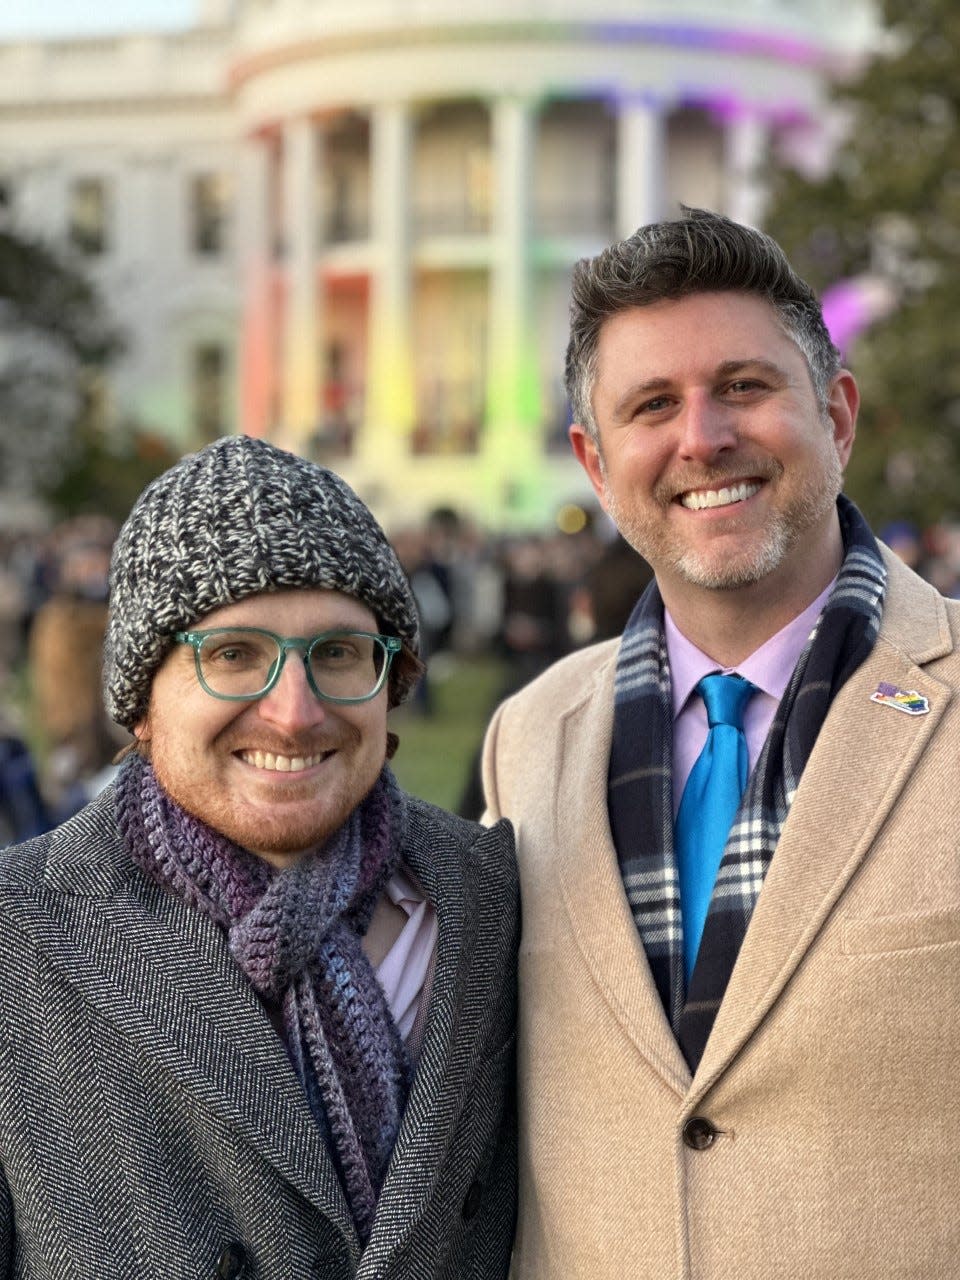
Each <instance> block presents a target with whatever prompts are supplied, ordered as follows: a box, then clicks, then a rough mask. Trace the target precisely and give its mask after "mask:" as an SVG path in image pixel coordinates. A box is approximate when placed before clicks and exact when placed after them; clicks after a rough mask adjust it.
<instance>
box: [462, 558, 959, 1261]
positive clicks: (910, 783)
mask: <svg viewBox="0 0 960 1280" xmlns="http://www.w3.org/2000/svg"><path fill="white" fill-rule="evenodd" d="M887 562H888V567H889V582H888V588H887V594H886V599H885V605H884V614H883V624H882V630H881V634H880V636H879V638H878V640H877V643H876V645H875V647H874V649H873V652H872V653H871V655H870V656H869V658H868V659H867V661H866V662H865V663H864V664H863V665H862V666H861V667H860V669H859V670H858V671H857V672H855V674H854V675H853V676H852V677H851V678H850V680H849V681H848V682H847V683H846V685H845V686H844V687H843V689H842V690H841V691H840V692H839V694H838V695H837V697H836V698H835V700H834V702H833V704H832V707H831V710H830V713H829V715H828V717H827V720H826V722H825V723H824V725H823V728H822V730H821V732H820V735H819V738H818V739H817V742H816V745H815V747H814V750H813V753H812V755H811V757H810V759H809V761H808V764H807V768H806V770H805V772H804V774H803V778H802V780H801V784H800V787H799V789H798V791H797V793H796V797H795V799H794V802H793V806H792V808H791V810H790V814H789V817H788V819H787V822H786V825H785V827H784V829H783V833H782V836H781V839H780V843H779V845H778V847H777V850H776V853H775V855H774V858H773V861H772V863H771V865H770V870H769V872H768V875H767V878H766V881H765V883H764V886H763V889H762V891H761V894H760V898H759V900H758V903H757V906H756V909H755V911H754V914H753V917H752V920H751V923H750V926H749V929H748V932H747V935H746V938H745V941H744V944H743V947H742V950H741V952H740V955H739V958H738V961H737V964H736V967H735V969H734V972H733V974H732V977H731V980H730V984H729V986H728V988H727V993H726V996H725V998H724V1001H723V1004H722V1006H721V1008H720V1011H719V1014H718V1016H717V1020H716V1023H715V1024H714V1028H713V1031H712V1034H711V1036H710V1039H709V1041H708V1043H707V1046H706V1050H705V1052H704V1055H703V1058H702V1061H701V1063H700V1065H699V1068H698V1069H697V1072H696V1075H695V1076H694V1077H693V1079H691V1078H690V1073H689V1070H688V1068H687V1066H686V1063H685V1061H684V1059H683V1057H682V1056H681V1054H680V1050H679V1048H678V1046H677V1044H676V1041H675V1039H674V1037H673V1035H672V1033H671V1031H670V1028H669V1025H668V1023H667V1020H666V1017H665V1015H664V1012H663V1008H662V1006H661V1003H660V1000H659V998H658V996H657V992H656V989H655V988H654V985H653V981H652V979H651V976H650V970H649V967H648V965H647V961H646V957H645V954H644V951H643V947H642V945H641V942H640V939H639V936H638V933H637V930H636V928H635V926H634V923H633V920H632V918H631V915H630V910H629V907H628V904H627V899H626V896H625V893H624V890H623V885H622V882H621V879H620V874H619V870H618V865H617V857H616V853H615V851H614V848H613V844H612V840H611V835H610V828H609V823H608V819H607V803H606V784H607V766H608V760H609V754H610V738H611V727H612V719H613V677H614V666H615V661H616V650H617V642H616V641H614V642H609V643H606V644H602V645H598V646H595V647H593V648H591V649H587V650H583V651H581V652H579V653H576V654H574V655H573V656H571V657H569V658H567V659H565V660H564V661H562V662H561V663H559V664H557V665H556V666H555V667H553V668H552V669H551V670H550V671H548V672H547V673H546V674H545V675H544V676H542V677H541V678H540V679H538V680H537V681H535V682H534V683H533V684H532V685H530V686H528V687H527V688H526V689H525V690H523V691H521V692H520V693H519V694H518V695H516V696H515V697H514V698H512V699H510V700H509V701H508V702H506V703H505V704H504V705H503V706H502V707H501V708H500V710H499V711H498V712H497V714H496V716H495V718H494V721H493V723H492V725H491V728H490V730H489V734H488V737H487V741H486V744H485V753H484V775H485V783H486V788H487V797H488V804H489V813H488V817H489V818H490V819H493V818H496V817H500V816H501V815H503V816H506V817H509V818H511V819H512V820H513V822H514V824H515V827H516V832H517V838H518V843H519V850H520V863H521V890H522V903H523V935H522V942H521V950H520V1009H521V1020H520V1044H519V1085H520V1105H521V1147H520V1161H521V1181H520V1197H521V1198H520V1226H519V1236H518V1241H517V1248H516V1253H515V1260H514V1272H513V1273H512V1275H513V1276H515V1277H516V1278H517V1280H624V1278H625V1277H629V1280H687V1278H691V1280H773V1278H774V1277H775V1278H776V1280H794V1278H795V1280H895V1278H896V1280H907V1277H909V1278H910V1280H938V1278H946V1277H958V1276H960V1213H958V1205H960V1107H958V1104H957V1083H958V1080H960V698H958V697H957V689H958V686H960V654H958V652H957V647H958V637H960V604H956V603H954V602H952V601H945V600H944V599H943V598H942V597H941V596H940V595H938V594H937V592H936V591H934V590H933V589H932V588H931V587H930V586H929V585H927V584H926V583H924V582H923V581H922V580H921V579H920V578H918V577H917V576H916V575H914V574H913V573H911V572H910V571H909V570H908V569H906V568H905V567H904V566H902V565H901V564H900V563H899V562H898V561H895V560H894V559H893V557H892V556H888V557H887ZM882 682H883V683H887V684H890V685H894V686H896V687H897V688H899V689H900V690H905V691H916V692H917V693H918V694H919V695H921V696H922V697H924V698H926V699H927V703H928V710H927V711H926V712H925V713H921V714H908V713H907V712H905V711H903V710H900V709H898V708H897V707H894V706H891V705H889V704H887V705H884V704H882V703H878V702H875V701H873V700H872V699H871V695H872V694H873V693H874V692H875V691H876V690H877V686H878V685H879V684H880V683H882Z"/></svg>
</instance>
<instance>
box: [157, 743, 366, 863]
mask: <svg viewBox="0 0 960 1280" xmlns="http://www.w3.org/2000/svg"><path fill="white" fill-rule="evenodd" d="M362 741H363V736H362V735H361V734H360V733H359V732H357V731H356V730H355V729H354V728H353V727H352V726H344V727H343V728H342V729H341V731H340V733H339V734H338V736H337V739H336V743H335V744H334V743H333V742H332V741H325V742H324V743H322V744H321V743H318V742H315V741H311V742H307V741H302V740H297V739H293V738H289V739H288V738H281V737H277V738H274V739H272V740H271V741H270V742H269V743H267V742H264V743H263V744H260V745H261V746H262V749H263V750H269V751H272V752H274V753H279V754H283V755H290V756H297V755H302V756H306V755H311V754H313V753H314V752H318V751H321V750H323V749H325V748H329V747H332V746H334V745H335V746H336V751H337V757H338V760H337V766H336V767H335V768H334V769H333V770H332V771H331V774H330V776H326V775H324V776H322V778H321V779H317V778H316V777H312V778H299V777H298V776H297V775H296V774H289V775H277V774H276V773H271V774H270V802H269V803H259V804H255V805H254V804H251V803H248V802H247V801H248V799H249V797H248V796H244V795H242V794H237V792H236V791H235V790H232V789H226V788H224V786H223V785H222V784H221V782H220V780H219V779H218V778H216V777H214V776H210V775H209V774H208V773H206V772H205V770H204V768H203V765H202V763H201V764H199V765H197V766H195V767H193V768H191V767H190V764H189V762H185V761H183V759H182V757H181V753H180V752H179V751H178V750H176V749H171V744H170V743H169V741H168V739H167V738H166V737H165V736H164V735H162V734H161V735H160V736H159V737H158V738H155V739H154V741H153V742H152V743H151V744H149V747H150V749H149V751H148V752H147V753H145V754H147V755H148V758H149V760H150V763H151V765H152V767H153V771H154V773H155V775H156V778H157V781H158V782H159V784H160V786H161V787H162V788H163V790H164V791H165V792H166V793H167V795H169V796H170V798H171V799H172V800H174V801H175V802H176V803H177V804H178V805H179V806H180V807H181V808H182V809H184V810H185V811H186V812H187V813H189V814H191V815H192V816H193V817H195V818H198V819H199V820H200V821H201V822H203V823H205V824H206V825H207V826H208V827H211V828H213V830H215V831H218V832H219V833H220V834H221V835H223V836H226V838H227V839H228V840H230V841H231V842H232V843H233V844H236V845H239V846H240V847H241V848H243V849H247V850H249V851H250V852H251V853H255V854H257V855H259V856H260V857H263V858H265V860H266V861H268V862H272V863H274V865H286V864H288V863H292V862H295V861H298V860H299V858H300V857H301V856H303V855H305V854H309V853H313V852H315V851H318V850H320V849H321V848H322V847H323V846H324V845H325V844H326V843H327V842H328V841H329V839H330V837H331V836H332V835H334V834H335V833H336V832H337V831H338V830H339V829H340V828H341V827H342V826H343V824H344V823H345V822H346V821H347V819H348V818H349V817H350V815H351V813H352V812H353V810H354V809H355V808H356V807H357V806H358V805H359V804H361V803H362V801H363V800H364V799H366V797H367V795H368V794H369V793H370V791H371V790H372V789H373V786H374V784H375V783H376V781H377V778H378V777H379V775H380V770H381V768H382V765H383V759H384V755H385V750H384V752H383V753H380V752H376V753H363V752H362V750H361V745H362ZM244 743H245V745H246V746H248V747H249V746H250V739H249V735H246V736H245V737H244ZM174 745H175V744H174ZM217 745H218V748H219V750H220V752H221V753H225V754H229V751H230V746H231V745H232V744H231V743H230V734H229V733H227V734H225V735H223V737H222V739H221V740H218V744H217ZM384 747H385V744H384ZM251 789H252V788H251Z"/></svg>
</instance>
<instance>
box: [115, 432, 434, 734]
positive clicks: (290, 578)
mask: <svg viewBox="0 0 960 1280" xmlns="http://www.w3.org/2000/svg"><path fill="white" fill-rule="evenodd" d="M299 587H322V588H328V589H330V590H333V591H341V592H343V593H344V594H345V595H348V596H353V597H355V598H356V599H357V600H359V601H361V602H362V603H363V604H365V605H366V606H367V607H368V608H369V609H371V610H372V611H373V613H375V614H376V616H377V618H378V620H379V625H380V626H381V627H382V628H383V629H384V630H385V631H387V632H390V633H392V634H395V635H398V636H399V637H400V639H401V640H403V641H404V642H405V643H406V645H407V646H408V648H410V649H411V650H412V651H413V652H414V653H417V652H419V647H420V638H419V627H418V620H417V607H416V604H415V602H414V598H413V594H412V592H411V590H410V586H409V584H408V582H407V578H406V575H405V574H404V572H403V569H402V568H401V567H400V562H399V560H398V559H397V557H396V554H395V552H394V551H393V548H392V547H391V546H390V544H389V543H388V542H387V539H386V537H385V535H384V532H383V530H382V529H381V528H380V526H379V524H378V523H377V521H376V520H375V519H374V517H373V515H372V514H371V513H370V511H369V509H368V508H367V507H366V506H365V505H364V504H363V503H362V502H361V501H360V499H359V498H358V497H357V495H356V494H355V493H354V492H353V490H352V489H351V488H350V487H349V485H347V484H346V483H345V482H344V481H343V480H341V479H340V477H339V476H338V475H335V474H334V473H333V472H332V471H328V470H327V469H326V468H325V467H320V466H317V465H316V464H315V463H312V462H307V461H306V460H305V459H304V458H299V457H297V456H296V455H295V454H292V453H287V452H285V451H284V450H283V449H278V448H277V447H276V446H275V445H272V444H268V443H267V441H265V440H257V439H254V438H252V437H251V436H227V437H225V438H224V439H221V440H218V441H216V443H214V444H211V445H208V446H207V447H206V448H204V449H201V450H200V451H199V452H197V453H193V454H188V455H187V457H185V458H182V459H181V460H180V462H178V463H177V464H176V465H175V466H173V467H171V468H170V470H169V471H166V472H164V474H163V475H162V476H160V477H159V478H158V479H156V480H154V481H153V483H152V484H150V485H148V486H147V488H146V489H145V490H144V491H143V493H142V494H141V495H140V497H139V498H138V499H137V501H136V503H135V504H134V507H133V509H132V511H131V512H130V515H129V516H128V517H127V520H126V523H125V524H124V525H123V527H122V528H121V530H120V533H119V536H118V537H117V541H116V543H115V544H114V549H113V559H112V563H111V567H110V615H109V619H108V622H107V634H106V640H105V643H104V673H103V685H104V701H105V703H106V707H107V711H108V713H109V714H110V716H111V717H112V718H113V719H114V720H115V721H116V722H117V724H120V725H123V726H124V727H125V728H127V729H132V728H133V726H134V725H135V724H136V723H137V722H138V721H139V720H141V719H142V718H143V716H144V715H145V714H146V710H147V704H148V702H149V699H150V686H151V684H152V683H153V677H154V675H155V673H156V671H157V668H158V667H159V666H160V664H161V663H162V662H163V659H164V658H165V657H166V655H167V653H168V652H169V650H170V649H171V648H172V647H173V644H174V639H173V636H174V633H175V632H177V631H183V630H186V629H187V628H188V627H190V626H192V625H193V624H194V623H196V622H197V621H198V620H199V619H201V618H203V617H204V616H205V615H206V614H208V613H211V612H212V611H213V610H214V609H218V608H220V607H221V606H222V605H228V604H234V603H236V602H237V601H238V600H243V599H244V598H245V597H247V596H253V595H259V594H260V593H261V592H266V591H284V590H288V589H290V588H299ZM389 689H390V692H389V698H390V705H391V706H396V705H397V704H398V703H400V702H402V701H403V700H404V698H405V697H406V696H407V695H408V694H409V692H410V689H411V680H410V678H409V677H404V676H403V675H400V674H398V669H397V666H396V665H394V667H393V668H392V670H391V677H390V686H389Z"/></svg>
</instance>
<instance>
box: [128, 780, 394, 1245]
mask: <svg viewBox="0 0 960 1280" xmlns="http://www.w3.org/2000/svg"><path fill="white" fill-rule="evenodd" d="M117 815H118V819H119V824H120V831H121V833H122V835H123V839H124V842H125V844H126V848H127V850H128V852H129V853H130V856H131V858H132V859H133V861H134V862H135V863H136V864H137V866H138V867H140V869H141V870H142V871H144V872H145V873H146V874H147V875H148V876H149V877H150V878H151V879H153V880H154V881H156V882H157V883H158V884H160V885H162V886H164V887H165V888H166V889H168V890H169V891H170V892H171V893H173V894H175V895H176V896H177V897H178V898H181V899H182V900H183V901H184V902H186V903H188V904H189V905H190V906H191V907H194V908H196V910H198V911H200V912H202V913H203V914H204V915H206V916H209V918H210V919H211V920H213V921H214V923H215V924H217V925H218V926H219V927H220V928H221V929H223V930H224V931H225V932H226V935H227V939H228V943H229V947H230V951H231V954H232V955H233V957H234V959H235V960H236V961H237V963H238V965H239V966H240V968H241V969H242V970H243V972H244V974H245V975H246V976H247V978H248V979H249V980H250V982H251V984H252V985H253V987H254V989H255V990H256V991H257V993H258V994H259V995H260V997H261V998H262V999H263V1000H264V1002H265V1003H266V1004H267V1005H268V1007H269V1006H271V1005H272V1006H274V1007H276V1008H278V1009H279V1010H280V1011H281V1012H282V1017H283V1027H284V1036H285V1041H286V1046H287V1052H288V1054H289V1056H290V1059H291V1062H292V1063H293V1066H294V1069H295V1071H296V1072H297V1075H298V1076H299V1078H300V1081H301V1084H302V1085H303V1088H304V1091H305V1093H306V1096H307V1100H308V1102H309V1104H310V1108H311V1110H312V1111H313V1114H314V1116H315V1118H316V1119H317V1122H318V1123H319V1124H320V1126H321V1128H322V1129H323V1130H324V1133H325V1136H326V1137H327V1139H328V1145H331V1149H332V1154H333V1156H334V1160H335V1162H336V1164H337V1168H338V1171H339V1173H340V1177H341V1180H342V1183H343V1186H344V1190H345V1192H346V1195H347V1200H348V1202H349V1204H350V1208H351V1212H352V1214H353V1218H354V1222H355V1224H356V1228H357V1233H358V1235H359V1237H360V1239H361V1241H362V1242H363V1243H366V1241H367V1240H368V1239H369V1236H370V1231H371V1228H372V1226H373V1217H374V1213H375V1211H376V1207H377V1199H378V1197H379V1194H380V1189H381V1187H382V1185H383V1179H384V1176H385V1174H386V1170H387V1164H388V1162H389V1160H390V1156H391V1153H392V1151H393V1147H394V1143H395V1142H396V1138H397V1133H398V1131H399V1128H400V1121H401V1118H402V1116H403V1109H404V1106H405V1104H406V1098H407V1091H408V1089H409V1084H410V1076H411V1068H410V1063H409V1059H408V1057H407V1053H406V1049H405V1048H404V1045H403V1042H402V1040H401V1038H400V1032H399V1030H398V1029H397V1026H396V1023H395V1022H394V1020H393V1018H392V1016H391V1014H390V1011H389V1008H388V1006H387V1001H386V996H385V995H384V992H383V989H382V988H381V986H380V984H379V982H378V981H377V978H376V975H375V974H374V971H373V968H372V967H371V965H370V962H369V961H368V960H367V957H366V955H365V954H364V952H363V948H362V946H361V939H362V937H363V935H364V934H365V933H366V931H367V928H368V927H369V924H370V919H371V916H372V914H373V908H374V905H375V904H376V901H377V899H378V897H379V896H380V894H381V892H382V890H383V887H384V885H385V884H386V882H387V880H388V879H389V877H390V875H391V874H392V873H393V871H394V869H395V868H396V866H397V864H398V862H399V832H400V828H401V824H402V821H403V797H402V794H401V792H400V789H399V788H398V786H397V784H396V782H395V781H394V779H393V775H392V774H391V773H390V770H389V769H388V768H386V767H384V770H383V773H382V774H381V776H380V778H379V780H378V782H377V783H376V785H375V786H374V788H373V790H372V791H371V792H370V794H369V795H368V796H367V798H366V799H365V800H364V801H363V803H362V804H361V805H360V806H359V808H357V809H355V810H354V812H353V813H352V814H351V815H350V817H349V818H348V819H347V821H346V823H345V824H344V825H343V826H342V827H341V828H340V830H339V831H338V832H336V833H335V834H334V835H333V836H332V837H331V838H330V840H328V842H327V844H326V845H325V846H324V848H323V850H322V852H321V853H319V854H318V855H317V856H315V857H311V858H306V859H304V860H303V861H302V862H299V863H296V864H294V865H293V866H291V867H289V868H286V869H284V870H277V869H276V868H275V867H272V866H271V865H270V864H269V863H267V862H265V861H264V860H263V859H262V858H258V857H257V856H256V855H255V854H253V853H249V852H248V851H247V850H245V849H241V848H239V847H238V846H237V845H235V844H232V843H231V842H230V841H229V840H227V838H226V837H225V836H222V835H221V834H220V833H219V832H218V831H214V830H213V829H212V828H211V827H208V826H207V825H206V824H205V823H203V822H201V821H200V820H199V819H198V818H195V817H193V816H192V815H191V814H189V813H187V812H186V811H185V810H183V809H182V808H180V806H179V805H178V804H176V803H175V802H174V801H173V800H172V799H171V798H170V797H169V796H168V795H167V794H166V792H165V791H163V790H162V788H161V787H160V784H159V783H158V782H157V779H156V776H155V775H154V772H153V769H152V768H151V767H150V765H149V764H148V763H146V761H144V760H142V759H141V758H140V757H139V756H131V757H129V758H128V760H127V761H126V762H125V764H124V767H123V769H122V770H121V772H120V776H119V778H118V780H117Z"/></svg>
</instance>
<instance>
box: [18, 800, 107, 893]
mask: <svg viewBox="0 0 960 1280" xmlns="http://www.w3.org/2000/svg"><path fill="white" fill-rule="evenodd" d="M129 870H130V864H129V861H128V860H127V859H126V858H125V856H124V854H123V849H122V845H121V841H120V833H119V830H118V828H117V819H116V810H115V805H114V788H113V785H112V784H111V785H110V786H108V787H107V788H106V789H105V790H104V791H103V792H102V793H101V794H100V795H99V796H97V797H96V799H94V800H92V801H91V802H90V803H89V804H87V805H85V806H84V807H83V808H82V809H81V810H80V811H79V812H78V813H76V814H74V815H73V817H71V818H68V819H67V820H66V822H63V823H61V824H60V826H58V827H55V828H54V829H53V830H52V831H48V832H47V833H46V834H45V835H41V836H36V837H35V838H34V839H32V840H26V841H24V842H23V843H22V844H15V845H10V846H9V847H8V848H6V849H2V850H0V898H6V899H7V900H8V901H9V900H10V899H11V898H23V897H24V896H25V895H26V896H34V895H36V894H38V893H39V892H40V891H41V890H42V889H43V888H44V887H48V888H54V889H57V888H60V889H66V890H68V891H69V890H70V889H71V887H72V885H73V884H74V882H77V883H78V884H79V883H82V884H86V883H87V882H89V881H90V880H91V878H93V879H96V880H98V881H102V882H103V883H104V885H106V883H107V882H108V881H109V882H113V881H115V880H116V879H117V878H118V877H119V878H122V877H123V876H124V875H125V874H129Z"/></svg>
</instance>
